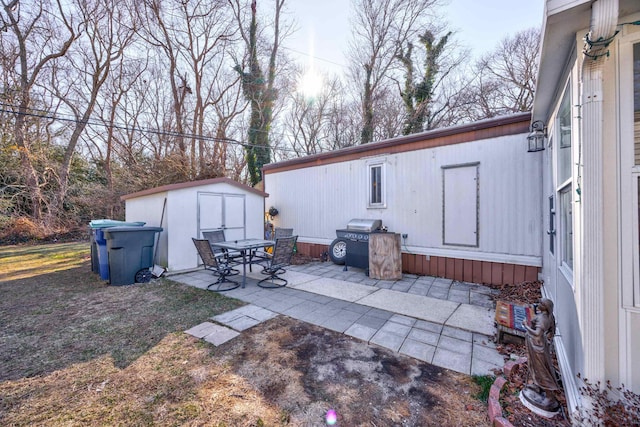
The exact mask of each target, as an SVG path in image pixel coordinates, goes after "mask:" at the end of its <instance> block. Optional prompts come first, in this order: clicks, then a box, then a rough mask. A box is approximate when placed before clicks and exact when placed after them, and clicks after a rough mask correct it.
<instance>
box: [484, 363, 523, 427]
mask: <svg viewBox="0 0 640 427" xmlns="http://www.w3.org/2000/svg"><path fill="white" fill-rule="evenodd" d="M523 363H527V358H526V357H521V358H519V359H518V360H510V361H508V362H507V363H505V365H504V368H503V369H502V371H503V373H504V376H499V377H497V378H496V379H495V381H494V382H493V384H492V385H491V389H490V390H489V399H488V400H487V411H488V413H489V421H490V423H491V425H492V426H493V427H513V424H511V422H510V421H509V420H508V419H506V418H505V417H503V416H502V406H501V405H500V392H501V391H502V387H504V385H505V384H506V383H507V381H508V380H510V379H511V376H512V374H513V373H515V372H516V371H517V370H518V369H519V368H520V365H522V364H523Z"/></svg>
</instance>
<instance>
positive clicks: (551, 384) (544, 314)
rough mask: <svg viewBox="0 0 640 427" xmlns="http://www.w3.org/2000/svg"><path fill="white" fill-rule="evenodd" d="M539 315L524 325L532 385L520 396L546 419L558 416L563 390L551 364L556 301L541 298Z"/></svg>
mask: <svg viewBox="0 0 640 427" xmlns="http://www.w3.org/2000/svg"><path fill="white" fill-rule="evenodd" d="M534 310H535V312H536V315H535V317H534V318H533V319H532V320H531V323H529V324H527V321H526V320H525V321H523V322H522V326H524V328H525V329H526V331H527V335H526V344H527V357H528V365H529V379H531V381H532V384H527V386H526V387H525V388H524V390H522V392H520V400H521V401H522V403H523V404H524V405H525V406H526V407H528V408H529V409H531V410H532V411H533V412H535V413H537V414H539V415H542V416H546V417H552V416H554V415H555V414H556V413H557V412H558V410H559V408H560V404H559V403H558V400H557V399H556V396H555V392H556V391H558V390H560V386H559V385H558V380H557V377H556V370H555V368H554V366H553V363H552V362H551V350H550V345H551V340H552V339H553V336H554V334H555V329H556V320H555V317H554V316H553V301H551V300H550V299H547V298H541V299H540V302H539V304H534Z"/></svg>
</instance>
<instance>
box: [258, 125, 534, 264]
mask: <svg viewBox="0 0 640 427" xmlns="http://www.w3.org/2000/svg"><path fill="white" fill-rule="evenodd" d="M370 145H371V146H372V147H374V146H375V144H370ZM371 161H383V162H384V164H385V173H386V180H385V183H384V184H385V186H386V188H385V195H386V208H367V194H368V192H367V189H368V187H367V186H368V181H367V177H368V175H367V173H368V168H367V165H368V164H369V162H371ZM465 164H477V167H478V177H479V194H478V197H479V212H478V233H479V244H478V246H477V247H466V246H465V247H461V246H456V245H446V244H444V243H443V168H445V167H450V166H454V165H465ZM540 171H541V156H540V154H539V153H528V152H527V140H526V134H522V133H518V134H514V135H507V136H501V137H496V138H492V139H482V140H477V141H470V142H465V143H456V144H451V145H442V146H438V147H434V148H426V149H419V150H414V151H406V152H399V153H393V154H392V153H387V154H384V153H382V154H376V155H372V156H367V155H366V153H363V155H362V156H361V157H360V158H358V159H354V160H348V161H342V162H336V163H330V164H325V165H318V166H314V165H309V166H306V167H302V168H296V169H291V170H284V171H278V170H277V168H276V169H275V170H274V171H272V172H269V171H267V173H265V191H267V192H268V193H269V197H268V199H267V201H266V205H267V206H274V207H276V208H277V209H278V210H279V212H280V214H279V215H278V216H277V217H276V218H274V224H275V226H276V227H277V226H282V227H292V228H293V229H294V231H295V234H297V235H298V236H299V238H298V239H299V240H298V241H299V242H308V243H316V244H324V245H329V244H330V243H331V241H332V240H333V239H334V238H335V237H336V235H335V230H336V229H339V228H344V227H345V225H346V224H347V222H348V221H349V220H350V219H352V218H372V219H381V220H382V223H383V225H385V226H387V227H388V229H389V231H391V232H396V233H403V234H407V235H408V238H407V239H406V241H404V242H403V246H402V249H403V252H409V253H415V254H422V255H427V256H443V257H450V258H459V259H473V260H480V261H491V262H498V263H511V264H521V265H530V266H540V265H541V234H542V229H541V227H542V225H541V207H540V205H539V200H540V198H541V180H540Z"/></svg>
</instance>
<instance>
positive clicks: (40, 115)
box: [0, 102, 295, 153]
mask: <svg viewBox="0 0 640 427" xmlns="http://www.w3.org/2000/svg"><path fill="white" fill-rule="evenodd" d="M0 106H2V107H9V108H19V107H18V106H16V105H12V104H5V103H3V102H0ZM28 109H29V110H32V111H39V112H41V113H29V112H20V111H14V110H8V109H5V108H0V113H9V114H15V115H22V116H28V117H38V118H41V119H50V120H59V121H62V122H71V123H82V124H85V125H91V126H102V127H105V128H113V129H118V130H123V131H126V132H139V133H147V134H149V133H150V134H154V135H159V136H170V137H184V138H189V139H198V140H204V141H208V142H219V143H225V144H235V145H239V146H241V147H243V148H265V146H263V145H257V144H250V143H248V142H243V141H238V140H237V139H233V138H221V137H215V136H206V135H196V134H193V133H181V132H175V131H167V130H160V129H153V128H141V127H135V126H134V127H130V126H126V125H119V124H115V123H104V122H96V121H93V120H79V119H76V118H72V119H71V118H65V117H60V116H59V115H55V114H53V113H51V112H49V111H47V110H41V109H36V108H31V107H28ZM254 130H255V131H257V132H265V131H263V130H260V129H254ZM268 148H269V149H270V150H275V151H284V152H291V153H295V150H293V149H287V148H283V147H271V146H269V147H268Z"/></svg>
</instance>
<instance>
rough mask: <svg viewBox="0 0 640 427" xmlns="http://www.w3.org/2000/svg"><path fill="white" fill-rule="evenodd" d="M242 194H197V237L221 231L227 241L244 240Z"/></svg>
mask: <svg viewBox="0 0 640 427" xmlns="http://www.w3.org/2000/svg"><path fill="white" fill-rule="evenodd" d="M245 226H246V204H245V195H244V194H233V193H205V192H200V193H198V235H199V236H201V235H202V232H203V231H213V230H218V229H222V230H224V236H225V238H226V239H227V240H240V239H246V229H245Z"/></svg>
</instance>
